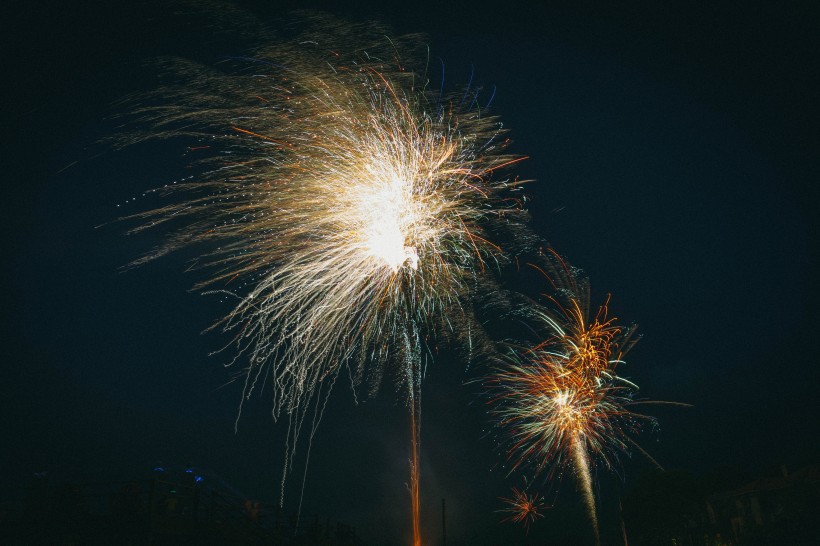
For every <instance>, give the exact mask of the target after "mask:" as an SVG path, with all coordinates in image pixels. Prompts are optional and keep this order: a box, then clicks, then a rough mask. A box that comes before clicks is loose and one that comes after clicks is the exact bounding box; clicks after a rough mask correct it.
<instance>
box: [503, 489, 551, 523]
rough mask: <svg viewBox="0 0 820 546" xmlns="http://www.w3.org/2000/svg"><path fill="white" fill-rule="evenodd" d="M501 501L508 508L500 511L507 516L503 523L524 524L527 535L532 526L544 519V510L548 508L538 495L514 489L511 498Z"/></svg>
mask: <svg viewBox="0 0 820 546" xmlns="http://www.w3.org/2000/svg"><path fill="white" fill-rule="evenodd" d="M499 500H501V501H503V502H504V503H505V504H506V505H507V506H506V507H505V508H503V509H501V510H499V512H500V513H502V514H507V517H505V518H504V519H503V520H501V521H502V522H509V523H522V524H524V529H525V530H526V532H527V533H529V531H530V526H531V525H532V524H533V523H534V522H535V521H536V520H537V519H539V518H543V517H544V514H542V513H541V511H542V510H544V509H545V508H548V507H547V506H546V504H544V501H543V500H542V499H541V495H539V494H538V493H532V494H530V493H527V491H525V490H521V489H518V488H517V487H513V489H512V494H511V495H510V496H509V497H501V498H500V499H499Z"/></svg>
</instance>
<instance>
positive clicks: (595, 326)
mask: <svg viewBox="0 0 820 546" xmlns="http://www.w3.org/2000/svg"><path fill="white" fill-rule="evenodd" d="M547 262H548V267H547V271H548V272H547V271H545V270H544V269H543V268H541V267H537V266H533V267H535V268H536V269H538V270H539V271H540V272H541V273H543V274H544V276H545V277H546V278H547V279H548V280H550V282H551V283H552V286H553V287H554V288H555V291H556V292H555V295H553V296H548V301H549V302H550V306H549V307H542V306H538V305H533V307H532V309H529V310H528V311H527V315H528V318H529V319H530V321H531V322H532V323H533V326H534V327H535V328H534V330H535V331H536V333H537V335H539V336H540V337H541V339H542V340H543V341H540V342H539V343H536V344H534V345H531V346H529V347H524V348H521V347H518V346H510V351H509V357H508V358H507V359H506V360H505V363H504V365H503V366H501V367H500V369H498V370H497V371H496V373H495V375H494V376H493V377H492V378H491V379H490V380H489V382H488V383H489V385H490V387H491V390H492V391H493V393H494V396H493V398H492V399H491V408H490V412H491V413H492V414H493V415H494V417H495V418H496V419H497V423H498V427H499V428H500V429H501V432H502V435H503V437H504V439H505V441H506V443H507V447H508V458H509V460H510V461H511V470H510V471H511V472H512V471H514V470H516V469H524V468H527V467H529V468H534V474H535V475H539V474H541V473H542V472H545V471H546V472H547V476H548V477H552V476H553V474H554V472H555V470H556V469H557V468H564V467H568V466H569V467H572V468H574V470H575V472H576V474H577V476H578V479H579V483H580V486H581V490H582V492H583V494H584V497H585V501H586V504H587V508H588V510H589V515H590V518H591V520H592V522H593V527H594V528H595V529H596V536H597V519H596V516H595V500H594V496H593V493H592V476H591V465H592V464H594V463H595V462H599V463H601V464H603V465H604V466H605V467H607V468H611V467H613V466H614V464H615V463H616V461H617V457H618V455H619V454H621V453H626V452H628V451H629V445H630V443H631V440H629V435H630V434H632V433H637V432H639V431H640V429H641V428H642V425H644V424H645V423H647V422H649V423H654V419H653V418H651V417H647V416H643V415H640V414H636V413H633V412H631V411H629V410H628V409H627V406H629V405H630V404H631V403H632V396H633V395H634V393H635V391H637V386H636V385H635V384H634V383H631V382H630V381H627V380H626V379H624V378H621V377H619V376H618V375H617V373H616V368H617V367H618V365H619V364H622V363H623V360H622V358H623V355H624V354H625V353H626V352H627V351H628V350H629V349H630V348H631V346H632V345H634V343H635V341H637V339H636V338H635V337H634V336H633V334H634V331H635V329H634V327H627V328H623V327H621V326H618V325H617V324H616V321H615V319H614V318H609V317H608V312H609V309H608V307H609V298H607V300H606V302H605V303H604V304H603V305H601V306H600V307H599V308H598V310H597V312H596V313H595V315H594V316H593V317H592V318H590V316H591V314H590V312H589V310H590V305H589V283H588V281H587V279H585V278H583V277H581V276H580V272H579V271H578V270H576V269H572V268H570V267H569V266H568V265H567V264H566V262H564V261H563V260H562V259H561V258H560V257H559V256H557V255H556V254H552V255H551V256H550V257H549V259H548V260H547Z"/></svg>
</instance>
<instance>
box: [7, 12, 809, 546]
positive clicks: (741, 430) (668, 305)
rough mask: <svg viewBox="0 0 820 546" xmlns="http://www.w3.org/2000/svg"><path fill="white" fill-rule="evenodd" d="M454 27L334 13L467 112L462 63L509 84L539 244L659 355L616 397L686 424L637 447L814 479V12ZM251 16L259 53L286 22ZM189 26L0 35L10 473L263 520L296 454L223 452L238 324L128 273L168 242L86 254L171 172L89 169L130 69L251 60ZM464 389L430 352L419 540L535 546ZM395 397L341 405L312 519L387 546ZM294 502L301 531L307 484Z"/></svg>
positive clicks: (62, 15)
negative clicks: (215, 501) (177, 488)
mask: <svg viewBox="0 0 820 546" xmlns="http://www.w3.org/2000/svg"><path fill="white" fill-rule="evenodd" d="M440 4H441V5H438V3H433V4H431V5H421V4H418V3H414V4H404V5H403V8H402V10H393V9H390V8H388V7H385V6H383V5H381V3H372V5H367V4H366V3H365V4H362V3H359V7H357V8H348V9H344V10H339V9H333V8H331V9H330V11H331V13H334V14H337V15H340V16H345V17H350V18H353V19H356V20H360V19H363V18H368V19H369V18H372V19H377V20H380V21H383V22H385V23H387V24H389V25H391V26H392V27H393V28H395V29H396V33H397V34H399V33H405V32H424V33H426V34H427V35H428V36H429V43H430V47H431V51H432V55H433V56H434V57H440V58H441V59H443V61H444V63H445V80H446V83H447V85H448V86H450V87H451V88H453V89H457V88H459V87H461V86H463V85H465V84H466V83H467V81H468V80H469V78H470V72H471V69H473V68H474V70H475V79H474V82H478V83H480V84H482V85H484V86H485V87H487V88H490V87H492V86H493V85H495V86H496V87H497V93H496V96H495V99H494V101H493V107H494V113H496V114H499V115H501V116H502V119H503V120H504V123H505V126H507V127H509V129H510V130H511V137H512V138H513V139H514V141H515V143H514V151H515V152H517V153H521V154H525V155H528V156H530V158H531V159H529V160H528V161H526V162H524V163H522V164H521V165H520V169H519V172H520V173H521V175H522V176H523V177H525V178H534V179H536V180H537V182H536V183H534V184H533V185H532V186H531V188H530V192H531V195H532V197H533V200H532V203H531V206H530V210H531V211H532V215H533V218H534V227H535V229H536V231H537V232H538V233H539V235H541V236H542V237H544V238H545V239H546V240H548V241H549V242H550V243H551V244H553V245H554V246H555V247H556V248H557V249H558V250H559V251H561V252H562V253H563V254H565V255H566V256H567V257H568V258H569V259H570V260H571V262H572V263H573V264H575V265H578V266H579V267H581V268H583V269H584V270H585V271H586V272H587V273H588V274H589V275H590V276H591V278H592V286H593V290H594V291H595V293H596V295H597V296H599V297H603V296H604V295H605V294H606V293H608V292H611V293H612V294H613V303H612V309H613V311H614V312H615V314H616V315H617V316H619V317H621V318H622V319H624V320H625V321H634V322H637V323H638V324H639V325H640V328H641V331H642V332H643V334H644V336H645V337H644V339H643V340H642V341H641V343H640V344H639V345H638V346H637V347H636V348H635V349H634V351H633V352H632V353H630V358H629V364H628V366H627V367H626V368H625V369H624V370H622V371H623V373H624V375H626V376H627V377H629V378H631V379H632V380H634V381H635V382H636V383H638V384H639V385H641V387H642V393H643V395H644V396H646V397H648V398H652V399H663V400H677V401H682V402H688V403H691V404H693V405H694V407H693V408H691V409H680V408H668V407H659V408H651V410H650V411H651V413H653V414H655V415H657V416H658V417H659V418H660V421H661V430H660V431H659V432H658V433H656V434H654V435H651V434H650V435H646V436H645V437H643V438H642V439H641V443H642V445H644V446H645V447H646V449H647V450H648V451H649V452H650V453H652V454H653V456H654V457H655V458H656V459H657V460H658V461H659V462H660V463H661V464H663V465H664V466H666V467H668V468H673V469H684V470H689V471H692V472H704V471H708V470H710V469H713V468H716V467H719V466H721V465H726V464H733V465H742V466H746V467H748V468H749V469H750V470H751V471H753V472H754V471H759V472H762V471H764V470H765V469H768V468H770V467H772V466H775V465H778V464H781V463H787V464H789V465H801V464H808V463H817V462H818V458H820V446H819V445H818V442H817V438H818V437H820V426H819V425H820V420H819V419H818V416H817V415H818V409H820V408H818V406H819V405H820V404H819V403H818V400H817V396H816V389H817V383H818V379H820V373H818V368H820V362H818V357H817V353H816V352H815V350H816V348H815V345H816V342H817V339H818V338H817V331H818V330H820V319H818V317H817V311H816V310H817V309H818V308H819V307H818V304H820V302H819V301H818V289H817V286H816V283H817V280H818V279H820V275H819V274H818V273H820V272H818V262H817V257H818V245H817V233H818V224H817V220H816V218H815V216H816V215H815V210H814V209H815V207H816V204H817V202H818V190H817V186H816V181H817V161H818V157H817V150H818V144H820V142H818V133H817V130H816V123H815V121H816V113H817V112H816V105H815V99H816V92H817V89H816V87H815V86H814V85H813V84H815V83H816V79H817V76H818V74H817V71H818V66H820V63H818V59H817V58H816V51H818V45H819V44H817V37H818V35H820V33H818V30H820V29H818V28H817V23H816V21H817V18H816V16H813V15H815V14H812V13H811V12H810V9H809V7H808V5H809V3H808V2H807V3H805V4H799V3H793V4H789V6H788V7H773V6H754V5H747V6H746V7H744V9H743V11H736V10H734V9H730V8H728V7H726V8H716V7H711V8H702V9H698V10H694V9H692V8H689V7H683V3H681V4H680V5H678V4H675V3H672V2H662V3H658V2H646V3H643V2H639V3H637V4H634V5H633V7H631V8H618V9H615V8H606V7H603V6H602V5H597V4H594V3H584V2H582V3H573V7H571V8H564V9H546V8H543V9H539V10H535V11H533V10H527V9H519V8H515V7H513V6H511V5H508V3H503V2H501V3H496V4H495V5H493V6H490V7H487V8H482V7H481V6H478V5H475V4H473V5H469V6H467V7H462V8H456V7H448V6H445V5H444V4H445V3H444V2H442V3H440ZM240 5H242V6H243V7H244V8H246V9H247V10H248V11H247V12H246V13H247V14H248V15H249V17H250V18H251V19H254V18H255V19H257V20H259V21H261V22H263V23H264V24H270V25H271V26H272V27H273V28H276V25H277V24H281V23H279V22H277V21H278V18H279V17H281V16H282V15H283V14H284V13H285V12H286V11H287V8H289V7H292V6H280V5H277V4H276V3H275V2H271V3H261V2H260V3H251V2H245V3H240ZM176 11H177V10H175V9H171V8H161V7H159V3H156V4H153V3H146V4H140V5H137V6H135V5H130V4H126V3H121V4H120V3H107V2H99V3H95V4H94V5H89V6H87V7H83V8H68V7H55V6H54V5H50V4H42V3H41V4H37V5H33V6H31V7H28V6H27V7H26V8H25V9H23V8H22V7H20V8H17V11H16V12H13V13H12V17H11V18H10V19H9V20H10V21H11V22H12V26H13V27H14V28H12V29H11V31H10V32H4V33H3V34H4V37H5V38H6V40H5V42H6V43H5V45H4V50H5V52H6V54H5V55H4V58H5V59H7V60H4V64H7V66H6V68H5V70H4V72H6V75H7V77H5V78H4V80H5V84H4V87H5V88H6V89H7V90H8V89H10V90H11V91H12V98H11V99H6V100H5V101H4V102H3V104H2V111H3V120H4V122H3V123H4V129H5V130H4V133H5V135H4V136H5V138H4V141H5V142H6V144H4V147H3V150H4V151H3V154H2V158H3V159H2V161H3V163H4V168H3V171H2V172H3V173H4V180H3V188H4V189H5V192H6V194H5V195H6V198H5V199H4V200H3V201H4V202H3V205H4V206H5V207H6V209H7V210H6V211H5V213H4V219H5V220H6V228H5V230H4V232H5V238H4V243H5V246H6V248H7V250H6V251H5V252H4V255H5V256H6V258H5V259H4V267H3V268H2V275H3V286H4V287H6V297H5V298H4V305H3V311H4V313H3V315H4V316H3V321H4V322H3V330H2V332H3V348H4V353H5V355H4V357H3V359H2V360H3V362H4V364H3V365H2V381H1V383H2V398H1V399H2V404H3V408H2V412H0V413H1V414H2V418H0V423H2V436H0V438H2V440H0V441H2V443H3V444H4V445H5V446H7V447H6V448H4V450H3V452H2V457H3V459H2V464H3V469H4V472H5V474H6V476H5V477H6V478H8V480H9V481H17V482H25V480H26V479H27V476H30V475H31V473H33V472H35V471H42V470H48V471H50V472H53V473H54V474H55V475H65V476H80V475H82V476H89V475H93V474H98V475H101V476H104V477H106V478H108V477H111V478H126V477H130V476H132V475H134V474H135V473H138V472H140V471H141V470H140V469H146V468H150V467H151V466H152V465H154V464H155V463H156V462H157V461H160V460H161V461H166V462H167V463H169V464H179V465H181V464H184V463H185V462H188V461H190V462H193V463H194V464H196V465H198V466H200V467H203V468H206V469H208V470H209V471H210V472H212V473H213V474H215V475H219V476H221V477H222V478H224V479H225V480H226V481H227V482H229V483H231V484H233V485H234V486H235V487H236V488H238V489H240V490H242V491H243V492H245V494H247V495H248V496H252V497H257V498H261V499H263V500H271V501H272V500H274V499H275V497H276V494H277V493H276V492H277V491H278V480H279V475H280V466H281V458H282V446H281V442H282V435H283V431H282V430H281V429H280V428H277V427H274V426H273V425H272V424H271V420H270V416H269V405H268V401H267V400H266V399H265V398H264V397H262V398H258V399H254V401H253V402H252V403H251V404H250V405H249V406H248V407H247V409H246V410H245V413H244V416H243V419H242V421H241V423H240V431H239V433H238V434H234V432H233V421H234V418H235V410H236V406H237V404H238V401H239V395H240V386H238V385H229V386H226V387H224V388H220V387H221V386H222V385H223V384H224V383H225V382H226V381H227V380H228V379H229V378H230V373H229V372H228V371H226V370H224V369H223V368H222V367H221V365H220V364H221V362H222V361H221V360H219V359H218V358H208V357H207V354H208V352H209V351H211V350H213V349H215V348H217V347H219V346H220V344H221V343H222V342H223V341H224V340H223V339H222V338H220V337H219V336H218V335H205V336H201V335H200V332H201V331H202V330H203V329H204V328H205V327H207V326H208V325H209V324H210V323H211V321H212V320H213V319H214V318H216V317H218V316H220V315H221V314H222V313H224V311H225V310H226V307H225V306H224V305H223V304H221V303H220V302H219V301H218V300H213V299H210V298H207V297H203V296H199V295H197V294H194V293H191V292H189V291H188V289H189V288H190V287H191V286H192V285H193V284H194V283H195V282H196V280H198V278H197V276H196V274H192V273H185V271H184V270H185V267H186V258H189V257H190V256H187V257H186V256H184V255H179V256H176V257H172V258H170V259H166V260H161V261H158V262H155V263H152V264H149V265H148V266H146V267H143V268H140V269H137V270H133V271H130V272H128V273H120V272H119V271H118V268H119V267H120V266H121V265H123V264H125V263H127V262H128V261H130V260H131V259H133V258H134V257H135V256H137V255H139V254H140V253H142V252H144V251H145V250H147V249H148V248H150V247H151V246H152V245H153V244H154V243H155V242H156V237H157V235H155V234H147V235H141V236H139V237H125V236H124V235H123V234H122V231H123V229H122V226H120V225H108V226H105V227H103V228H100V229H95V226H98V225H100V224H104V223H107V222H111V221H112V220H114V219H115V218H116V216H117V215H118V214H119V211H118V210H117V208H116V206H115V205H116V204H118V203H123V202H124V201H125V200H127V199H128V198H130V197H131V196H135V195H139V194H140V193H141V192H142V191H143V190H145V189H148V188H150V187H152V186H154V185H155V184H157V183H158V182H163V181H164V180H166V179H172V178H175V177H177V176H178V175H179V173H180V172H181V170H182V169H183V168H184V165H185V160H184V159H183V158H182V157H180V153H179V151H177V150H174V149H173V148H169V147H168V146H157V147H156V148H150V147H149V148H141V149H140V150H136V151H127V152H123V153H119V154H114V153H103V154H102V155H99V156H98V155H96V154H97V151H99V150H100V148H98V147H95V146H93V145H92V144H93V141H94V140H95V139H96V138H98V137H100V136H102V133H104V132H105V131H106V130H108V129H110V125H109V124H107V122H105V121H103V120H102V118H103V117H104V116H105V115H106V113H107V112H109V111H110V110H109V107H108V105H110V104H111V102H113V101H114V100H116V99H117V98H118V97H120V96H121V95H123V94H124V93H127V92H131V91H134V90H137V89H140V88H143V87H145V86H146V85H147V72H146V69H145V68H144V67H143V66H142V61H143V60H145V59H150V58H152V57H155V56H157V55H161V54H177V55H183V56H189V57H193V58H196V59H198V60H201V61H203V62H212V61H214V60H216V59H218V58H219V57H221V56H225V55H234V54H238V53H244V51H245V49H244V48H246V47H247V46H248V45H249V43H248V42H247V41H243V40H242V39H240V38H238V37H237V36H236V34H235V33H234V34H232V33H215V31H214V29H215V28H219V27H220V25H225V22H224V21H223V22H222V23H218V24H216V25H214V24H210V23H208V21H207V20H206V19H207V18H205V17H201V16H198V17H194V16H190V15H180V14H178V13H175V12H176ZM224 17H226V18H230V17H233V15H231V14H226V15H225V16H224ZM9 38H10V39H9ZM471 67H472V68H471ZM75 162H76V163H75ZM468 377H469V374H465V373H464V365H463V363H459V362H458V361H457V359H455V358H454V357H453V355H449V354H447V353H444V354H442V355H441V356H440V358H439V359H438V361H437V362H435V364H434V365H433V366H431V368H430V371H429V373H428V377H427V379H426V381H425V384H424V387H423V389H424V398H423V400H424V402H423V404H424V405H423V431H422V436H423V449H422V457H423V469H422V473H423V488H422V495H423V499H424V501H423V502H425V507H424V513H423V517H424V518H425V520H426V521H427V522H428V523H427V524H426V525H425V527H426V528H427V531H426V532H427V533H429V536H430V537H433V536H437V534H438V532H439V531H438V516H437V511H438V507H439V502H440V501H439V499H440V498H442V497H446V498H447V502H448V510H449V513H448V530H449V535H450V540H451V541H452V543H453V544H456V543H458V541H459V540H460V541H462V542H463V543H469V544H479V543H487V544H493V543H499V542H507V543H514V541H516V540H520V541H524V537H523V533H521V532H520V529H517V528H513V527H508V526H499V525H498V524H497V520H498V516H497V515H496V514H494V513H493V510H496V509H498V508H499V505H498V502H497V500H496V499H497V497H498V496H499V495H503V494H506V493H507V491H508V489H509V487H511V486H512V485H518V483H514V482H512V481H505V480H504V479H503V478H502V476H500V475H499V473H498V471H497V470H496V471H492V469H493V468H494V467H495V466H496V465H497V463H498V462H499V456H498V455H497V454H496V453H495V452H494V451H493V443H492V441H491V440H490V439H488V438H484V437H483V429H484V427H486V422H485V420H484V415H483V409H482V407H481V404H480V403H479V402H478V399H477V398H476V396H475V392H474V387H469V386H468V387H465V386H462V382H463V381H464V380H465V379H467V378H468ZM397 400H399V397H398V396H397V395H396V394H395V392H393V390H392V389H391V387H389V386H388V387H386V388H384V389H383V390H382V392H381V393H380V395H379V396H378V397H377V398H376V399H374V400H370V401H368V402H366V403H364V404H360V405H359V406H354V404H353V403H352V397H351V396H350V394H349V390H348V389H346V387H344V386H342V387H340V388H337V390H336V393H335V396H334V397H333V398H332V400H331V402H330V406H329V410H328V412H327V414H326V417H325V421H324V422H323V424H322V426H321V428H320V429H319V432H318V434H317V436H316V440H315V442H314V446H313V452H312V456H311V460H310V465H311V467H310V470H309V472H308V474H307V482H306V490H305V491H306V493H305V501H304V506H305V511H306V512H307V513H317V512H318V513H320V514H322V515H323V516H327V517H332V518H338V519H341V520H343V521H348V522H349V523H351V524H353V525H355V526H356V527H357V528H358V529H359V532H360V535H362V536H363V537H365V538H367V539H371V540H372V541H373V543H380V542H379V540H378V539H383V543H385V544H390V543H394V542H396V541H397V539H396V537H399V538H400V539H401V538H403V537H404V536H406V535H407V534H408V533H409V516H408V513H407V510H406V507H407V505H408V501H407V494H406V491H405V489H404V485H403V484H404V481H405V480H406V475H407V472H406V457H407V451H406V449H407V440H408V432H407V422H406V415H405V414H406V412H405V410H404V409H403V406H402V404H401V403H400V402H398V401H397ZM649 466H650V465H649V463H647V462H646V461H644V460H642V459H641V458H640V456H637V455H636V456H635V458H634V459H633V460H632V461H628V462H627V463H626V464H625V469H624V470H625V473H626V475H627V481H626V483H625V484H624V483H623V482H620V481H619V480H618V479H611V478H605V477H603V476H602V484H603V485H602V496H601V499H602V504H605V503H609V504H610V505H612V503H615V504H617V498H618V494H619V491H624V490H626V489H628V486H629V483H630V482H629V477H630V476H635V475H638V474H640V473H641V472H643V471H644V470H645V469H647V468H649ZM291 482H292V483H291V487H290V488H289V490H288V503H287V506H290V507H293V506H294V504H293V503H294V502H295V500H296V498H297V496H298V487H297V486H298V482H299V479H298V478H292V479H291ZM559 502H560V503H561V505H562V508H561V509H560V510H562V511H561V512H556V514H561V515H560V518H569V520H568V521H574V520H577V521H579V522H583V519H582V518H583V515H582V513H581V507H580V503H579V501H578V499H577V498H576V497H575V492H574V485H573V484H572V483H571V481H569V482H567V483H565V484H564V485H563V486H562V488H561V493H560V496H559ZM602 512H603V513H604V514H606V512H607V509H606V508H605V507H604V508H602ZM606 517H607V516H606V515H604V520H603V521H604V523H605V524H606V523H607V519H606ZM550 518H559V516H556V515H554V514H553V513H550V514H548V516H547V519H546V520H544V521H543V522H542V523H541V527H542V528H541V530H540V533H541V534H540V535H539V534H538V532H539V531H538V530H537V529H536V532H535V533H534V534H533V535H531V537H530V540H531V541H535V540H539V539H540V538H539V537H550V536H552V537H558V539H561V540H570V541H571V540H578V541H582V540H588V539H589V536H588V535H585V534H584V533H583V531H578V533H579V535H578V537H580V538H577V537H575V535H572V531H568V530H560V531H556V530H555V527H556V525H557V523H556V522H557V521H561V519H560V518H559V519H553V520H552V521H550ZM573 518H574V519H573ZM547 529H551V530H547ZM385 533H389V536H385ZM574 537H575V538H574ZM522 543H525V542H522Z"/></svg>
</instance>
